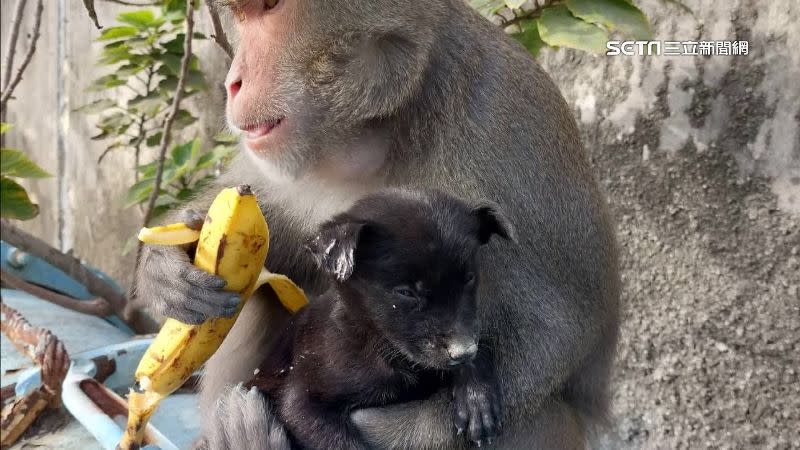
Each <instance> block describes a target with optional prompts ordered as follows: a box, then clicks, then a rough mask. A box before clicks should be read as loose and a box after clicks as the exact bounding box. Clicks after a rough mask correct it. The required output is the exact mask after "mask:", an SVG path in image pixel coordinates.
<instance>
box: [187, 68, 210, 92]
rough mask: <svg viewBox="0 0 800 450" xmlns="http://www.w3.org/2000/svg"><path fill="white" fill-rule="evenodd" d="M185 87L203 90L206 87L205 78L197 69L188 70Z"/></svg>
mask: <svg viewBox="0 0 800 450" xmlns="http://www.w3.org/2000/svg"><path fill="white" fill-rule="evenodd" d="M186 87H187V88H188V89H196V90H198V91H202V90H204V89H205V88H206V80H205V78H204V77H203V72H200V71H199V70H193V71H190V72H189V74H188V76H187V77H186Z"/></svg>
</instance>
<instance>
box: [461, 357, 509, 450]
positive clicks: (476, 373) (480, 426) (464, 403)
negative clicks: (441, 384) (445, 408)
mask: <svg viewBox="0 0 800 450" xmlns="http://www.w3.org/2000/svg"><path fill="white" fill-rule="evenodd" d="M500 397H501V396H500V388H499V386H498V384H497V380H496V379H495V378H494V376H493V374H492V373H491V372H490V373H488V374H486V373H481V371H480V370H479V369H477V368H476V367H475V366H474V365H472V364H467V365H465V366H464V367H461V368H459V369H457V370H456V373H455V377H454V378H453V419H454V422H455V426H456V431H457V433H458V434H459V435H460V434H462V433H464V432H465V431H466V435H467V438H468V439H469V440H470V441H471V442H473V443H475V444H476V445H477V446H479V447H480V446H481V444H482V443H484V442H487V443H489V444H491V443H492V441H493V440H494V439H495V438H496V437H497V435H498V432H499V428H500V422H501V420H502V418H501V406H502V405H501V399H500Z"/></svg>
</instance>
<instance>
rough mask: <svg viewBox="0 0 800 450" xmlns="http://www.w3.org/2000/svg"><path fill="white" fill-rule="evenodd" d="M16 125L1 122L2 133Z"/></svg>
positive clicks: (0, 129) (0, 132) (0, 131)
mask: <svg viewBox="0 0 800 450" xmlns="http://www.w3.org/2000/svg"><path fill="white" fill-rule="evenodd" d="M13 126H14V125H11V124H10V123H5V122H0V134H5V132H6V131H8V130H10V129H11V128H12V127H13Z"/></svg>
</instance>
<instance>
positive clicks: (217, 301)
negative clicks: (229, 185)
mask: <svg viewBox="0 0 800 450" xmlns="http://www.w3.org/2000/svg"><path fill="white" fill-rule="evenodd" d="M204 220H205V215H204V214H201V213H199V212H197V211H194V210H191V209H189V210H185V211H183V212H182V213H181V214H180V215H179V217H178V221H180V222H184V223H186V224H187V225H188V226H189V227H191V228H196V229H199V228H200V227H201V226H202V224H203V221H204ZM191 250H192V248H191V247H188V246H185V247H172V246H161V245H145V246H144V248H143V249H142V260H141V263H140V266H139V273H138V274H137V277H136V292H137V297H139V298H140V299H143V300H144V301H146V302H147V303H148V304H149V306H151V307H152V308H154V309H155V310H156V312H158V313H159V314H163V315H165V316H167V317H172V318H173V319H177V320H180V321H181V322H183V323H187V324H191V325H198V324H201V323H203V322H205V321H206V320H208V319H210V318H214V317H231V316H233V315H234V314H235V313H236V308H237V306H239V302H240V301H241V299H240V298H239V296H238V295H237V294H236V293H232V292H227V291H223V290H222V288H223V287H225V280H223V279H222V278H220V277H218V276H216V275H212V274H210V273H208V272H206V271H204V270H201V269H198V268H197V267H195V266H194V265H193V264H192V262H191V259H190V256H189V252H190V251H191Z"/></svg>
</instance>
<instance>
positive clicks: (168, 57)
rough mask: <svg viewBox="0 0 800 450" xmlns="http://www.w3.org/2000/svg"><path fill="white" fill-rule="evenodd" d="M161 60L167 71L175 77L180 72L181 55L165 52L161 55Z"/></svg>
mask: <svg viewBox="0 0 800 450" xmlns="http://www.w3.org/2000/svg"><path fill="white" fill-rule="evenodd" d="M161 62H163V63H164V65H165V66H166V67H167V68H168V69H169V71H170V72H171V73H172V74H173V75H175V76H176V77H177V76H179V75H180V73H181V57H180V56H179V55H176V54H174V53H165V54H163V55H161Z"/></svg>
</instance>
